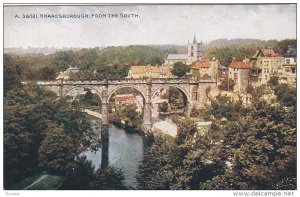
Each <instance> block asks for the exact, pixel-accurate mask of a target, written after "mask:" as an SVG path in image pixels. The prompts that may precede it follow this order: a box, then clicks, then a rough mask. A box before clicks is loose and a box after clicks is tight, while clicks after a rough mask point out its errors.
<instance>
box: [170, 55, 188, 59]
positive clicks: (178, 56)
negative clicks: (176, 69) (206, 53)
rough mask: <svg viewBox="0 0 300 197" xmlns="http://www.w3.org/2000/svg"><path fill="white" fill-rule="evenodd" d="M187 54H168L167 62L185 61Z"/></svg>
mask: <svg viewBox="0 0 300 197" xmlns="http://www.w3.org/2000/svg"><path fill="white" fill-rule="evenodd" d="M186 59H188V54H169V55H168V57H167V60H186Z"/></svg>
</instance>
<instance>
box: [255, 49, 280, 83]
mask: <svg viewBox="0 0 300 197" xmlns="http://www.w3.org/2000/svg"><path fill="white" fill-rule="evenodd" d="M251 62H252V64H253V69H251V76H252V83H253V84H254V85H261V84H266V83H268V81H269V80H270V78H271V76H278V74H279V73H278V72H279V71H280V70H281V69H282V65H283V64H284V57H282V56H279V55H278V54H276V53H275V52H274V50H273V49H272V48H263V49H259V50H257V51H256V53H255V54H254V55H253V56H252V58H251Z"/></svg>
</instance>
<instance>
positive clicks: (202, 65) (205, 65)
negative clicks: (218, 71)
mask: <svg viewBox="0 0 300 197" xmlns="http://www.w3.org/2000/svg"><path fill="white" fill-rule="evenodd" d="M210 66H211V64H210V63H209V62H208V61H199V62H196V64H195V65H193V66H192V68H209V67H210Z"/></svg>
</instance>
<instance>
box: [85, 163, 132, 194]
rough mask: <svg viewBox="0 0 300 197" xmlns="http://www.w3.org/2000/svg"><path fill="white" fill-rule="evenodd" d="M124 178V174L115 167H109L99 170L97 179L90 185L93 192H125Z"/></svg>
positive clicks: (96, 175)
mask: <svg viewBox="0 0 300 197" xmlns="http://www.w3.org/2000/svg"><path fill="white" fill-rule="evenodd" d="M123 180H124V176H123V174H122V172H121V171H120V170H118V169H116V168H114V167H111V166H108V167H107V168H104V169H99V170H97V172H96V174H95V179H94V181H92V182H91V183H90V188H91V189H93V190H124V189H127V188H126V187H125V186H124V185H123V182H122V181H123Z"/></svg>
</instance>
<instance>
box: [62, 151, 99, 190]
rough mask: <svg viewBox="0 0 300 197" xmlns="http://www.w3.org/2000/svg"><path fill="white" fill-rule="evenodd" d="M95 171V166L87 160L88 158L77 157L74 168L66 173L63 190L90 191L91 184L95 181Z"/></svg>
mask: <svg viewBox="0 0 300 197" xmlns="http://www.w3.org/2000/svg"><path fill="white" fill-rule="evenodd" d="M94 171H95V166H93V164H92V162H91V161H89V160H87V159H86V156H77V157H76V159H75V165H74V167H73V168H72V169H69V170H68V171H67V173H66V176H65V178H64V183H63V185H62V186H61V189H67V190H70V189H74V190H87V189H90V184H91V183H92V182H93V181H94V180H95V173H94Z"/></svg>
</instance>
